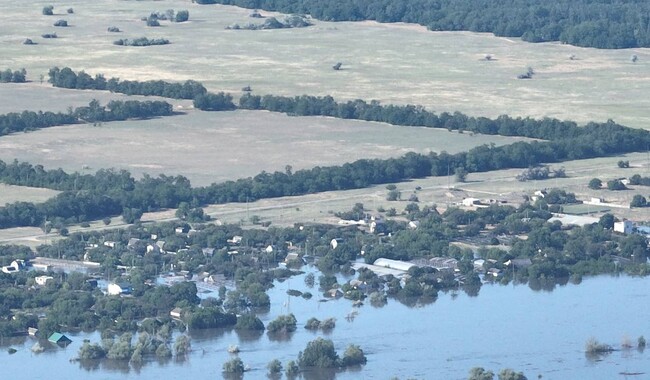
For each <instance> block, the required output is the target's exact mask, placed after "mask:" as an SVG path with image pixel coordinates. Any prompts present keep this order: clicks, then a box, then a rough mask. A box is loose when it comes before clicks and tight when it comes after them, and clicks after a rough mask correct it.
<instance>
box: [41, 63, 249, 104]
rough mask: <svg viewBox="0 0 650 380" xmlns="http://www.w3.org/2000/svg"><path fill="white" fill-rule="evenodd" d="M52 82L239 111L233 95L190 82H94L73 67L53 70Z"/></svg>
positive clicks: (100, 79) (100, 77) (98, 78)
mask: <svg viewBox="0 0 650 380" xmlns="http://www.w3.org/2000/svg"><path fill="white" fill-rule="evenodd" d="M48 76H49V79H48V82H50V83H52V85H53V86H54V87H62V88H70V89H77V90H108V91H110V92H117V93H121V94H127V95H144V96H160V97H163V98H172V99H191V100H193V101H194V107H195V108H198V109H200V110H203V111H229V110H234V109H235V108H237V107H236V106H235V104H234V103H233V101H232V96H231V95H230V94H225V93H223V92H219V93H216V94H214V93H209V92H208V90H206V88H205V87H204V86H203V85H202V84H201V83H199V82H197V81H193V80H187V81H185V82H183V83H171V82H165V81H162V80H150V81H145V82H139V81H128V80H125V81H120V79H119V78H110V79H109V80H106V78H105V77H104V75H102V74H97V75H95V77H94V78H93V77H92V76H90V75H89V74H87V73H86V72H84V71H80V72H79V73H75V72H74V71H73V70H72V69H70V68H69V67H64V68H62V69H59V68H58V67H53V68H51V69H50V71H49V73H48Z"/></svg>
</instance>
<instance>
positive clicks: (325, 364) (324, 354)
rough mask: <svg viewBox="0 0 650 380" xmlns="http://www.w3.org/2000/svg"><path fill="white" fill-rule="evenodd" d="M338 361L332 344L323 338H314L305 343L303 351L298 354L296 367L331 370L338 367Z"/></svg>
mask: <svg viewBox="0 0 650 380" xmlns="http://www.w3.org/2000/svg"><path fill="white" fill-rule="evenodd" d="M338 360H339V356H338V354H337V353H336V350H335V349H334V343H333V342H332V341H331V340H329V339H323V338H316V339H315V340H312V341H311V342H309V343H307V347H306V348H305V350H304V351H301V352H300V353H299V354H298V365H299V366H300V367H301V368H306V367H317V368H333V367H336V366H338Z"/></svg>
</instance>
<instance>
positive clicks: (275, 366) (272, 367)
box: [266, 359, 282, 375]
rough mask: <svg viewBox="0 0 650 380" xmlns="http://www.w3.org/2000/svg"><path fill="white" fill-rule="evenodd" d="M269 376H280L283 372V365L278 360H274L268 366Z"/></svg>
mask: <svg viewBox="0 0 650 380" xmlns="http://www.w3.org/2000/svg"><path fill="white" fill-rule="evenodd" d="M266 369H267V370H268V371H269V372H268V374H269V375H278V374H280V373H281V372H282V363H281V362H280V361H279V360H278V359H273V360H271V361H270V362H269V364H267V365H266Z"/></svg>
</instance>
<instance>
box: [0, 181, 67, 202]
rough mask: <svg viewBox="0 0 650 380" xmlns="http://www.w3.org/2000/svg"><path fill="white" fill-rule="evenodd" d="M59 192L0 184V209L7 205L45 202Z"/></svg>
mask: <svg viewBox="0 0 650 380" xmlns="http://www.w3.org/2000/svg"><path fill="white" fill-rule="evenodd" d="M58 193H59V192H58V191H56V190H50V189H39V188H36V187H26V186H12V185H5V184H3V183H0V207H1V206H4V205H5V204H6V203H14V202H18V201H22V202H36V203H38V202H44V201H46V200H48V199H50V198H52V197H53V196H55V195H57V194H58Z"/></svg>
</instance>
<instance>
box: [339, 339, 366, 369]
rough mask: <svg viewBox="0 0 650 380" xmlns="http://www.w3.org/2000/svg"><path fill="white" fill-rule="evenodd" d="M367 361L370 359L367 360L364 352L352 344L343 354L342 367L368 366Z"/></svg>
mask: <svg viewBox="0 0 650 380" xmlns="http://www.w3.org/2000/svg"><path fill="white" fill-rule="evenodd" d="M367 361H368V359H366V355H365V354H364V353H363V350H362V349H361V348H360V347H359V346H357V345H355V344H351V345H349V346H348V348H347V349H346V350H345V353H343V359H342V360H341V365H342V366H343V367H348V366H353V365H362V364H366V362H367Z"/></svg>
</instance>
